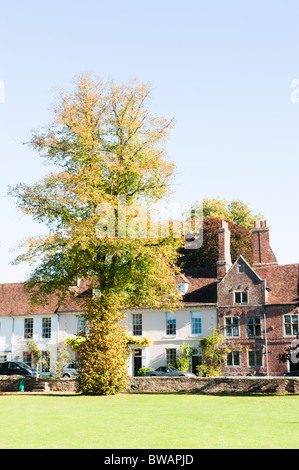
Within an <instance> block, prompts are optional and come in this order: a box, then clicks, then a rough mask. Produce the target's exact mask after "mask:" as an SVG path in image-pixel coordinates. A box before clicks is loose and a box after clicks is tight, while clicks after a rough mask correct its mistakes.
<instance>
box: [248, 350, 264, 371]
mask: <svg viewBox="0 0 299 470" xmlns="http://www.w3.org/2000/svg"><path fill="white" fill-rule="evenodd" d="M250 353H254V364H250V360H249V356H250ZM257 353H259V354H260V355H261V364H257V363H256V354H257ZM248 366H249V367H263V351H261V350H260V349H249V351H248Z"/></svg>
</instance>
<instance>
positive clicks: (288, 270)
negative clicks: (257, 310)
mask: <svg viewBox="0 0 299 470" xmlns="http://www.w3.org/2000/svg"><path fill="white" fill-rule="evenodd" d="M253 269H254V271H255V272H256V273H257V274H258V275H259V276H260V277H261V278H262V279H265V280H266V285H267V287H269V288H270V289H271V291H270V292H269V293H268V297H267V302H266V303H267V304H276V305H277V304H287V303H298V302H299V264H298V263H297V264H285V265H273V266H258V267H257V266H255V267H254V268H253Z"/></svg>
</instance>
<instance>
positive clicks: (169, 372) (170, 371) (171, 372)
mask: <svg viewBox="0 0 299 470" xmlns="http://www.w3.org/2000/svg"><path fill="white" fill-rule="evenodd" d="M145 375H148V376H150V377H158V376H161V375H166V376H170V377H171V376H179V377H196V375H195V374H193V373H192V372H184V371H182V370H176V369H175V368H174V367H171V366H166V367H163V366H161V367H158V369H156V370H147V371H146V373H145Z"/></svg>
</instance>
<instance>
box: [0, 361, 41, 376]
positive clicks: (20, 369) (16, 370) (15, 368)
mask: <svg viewBox="0 0 299 470" xmlns="http://www.w3.org/2000/svg"><path fill="white" fill-rule="evenodd" d="M0 374H1V375H36V370H35V369H31V367H29V366H27V364H25V363H24V362H13V361H7V362H2V363H1V364H0Z"/></svg>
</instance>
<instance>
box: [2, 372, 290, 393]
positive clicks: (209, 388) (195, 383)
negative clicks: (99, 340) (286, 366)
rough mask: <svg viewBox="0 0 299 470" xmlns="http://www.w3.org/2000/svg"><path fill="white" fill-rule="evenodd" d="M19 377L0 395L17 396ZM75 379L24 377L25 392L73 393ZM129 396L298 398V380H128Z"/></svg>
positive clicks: (7, 383)
mask: <svg viewBox="0 0 299 470" xmlns="http://www.w3.org/2000/svg"><path fill="white" fill-rule="evenodd" d="M20 378H24V377H20V376H11V377H9V376H0V393H1V392H2V393H3V392H17V391H18V390H19V379H20ZM76 387H77V380H76V379H39V380H38V382H36V380H35V378H34V377H26V379H25V392H45V393H51V392H68V393H74V392H76ZM126 392H128V393H194V394H205V395H209V394H211V395H212V394H231V395H233V394H244V395H245V394H250V393H257V394H282V395H288V394H298V395H299V378H297V377H268V378H267V377H196V378H187V377H130V378H129V379H128V388H127V390H126Z"/></svg>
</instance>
